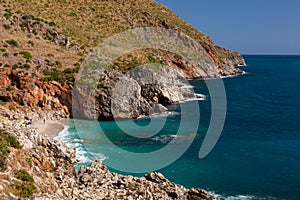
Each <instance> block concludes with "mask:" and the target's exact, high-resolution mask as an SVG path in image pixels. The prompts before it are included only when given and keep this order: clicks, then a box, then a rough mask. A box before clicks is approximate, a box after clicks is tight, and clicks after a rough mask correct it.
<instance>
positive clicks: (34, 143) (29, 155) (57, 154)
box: [0, 106, 213, 200]
mask: <svg viewBox="0 0 300 200" xmlns="http://www.w3.org/2000/svg"><path fill="white" fill-rule="evenodd" d="M0 108H1V110H0V118H1V121H0V138H1V141H0V147H1V148H0V156H1V157H0V199H4V200H6V199H9V200H13V199H20V198H24V199H28V198H30V199H41V200H42V199H66V200H69V199H92V200H95V199H194V200H197V199H199V200H200V199H203V200H207V199H213V198H212V197H211V196H210V195H208V194H207V192H206V191H204V190H201V189H187V188H185V187H183V186H181V185H178V184H175V183H172V182H170V181H169V180H167V179H166V178H165V177H164V176H163V175H162V174H160V173H153V172H151V173H148V174H146V175H145V176H143V177H141V178H137V177H133V176H122V175H118V174H115V173H112V172H110V171H109V170H108V169H107V167H105V166H103V165H102V163H101V162H99V161H95V162H94V163H93V164H92V165H91V167H85V166H83V167H81V168H80V170H79V171H76V170H75V168H74V167H73V165H74V163H76V159H75V150H74V149H70V148H68V147H66V146H65V145H64V144H62V143H60V142H58V141H56V140H53V139H51V138H49V137H47V136H45V135H41V134H39V133H37V132H36V130H35V129H32V128H30V127H26V126H24V125H22V124H20V123H19V122H20V121H22V119H24V117H25V115H24V114H23V113H21V112H12V111H9V110H8V109H6V108H3V107H1V106H0ZM28 115H31V114H30V113H26V116H28ZM58 115H60V114H58ZM52 116H53V117H55V116H57V115H55V114H52ZM33 117H36V114H35V113H33ZM14 138H15V139H17V140H15V139H14ZM6 140H7V141H6Z"/></svg>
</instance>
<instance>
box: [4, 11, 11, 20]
mask: <svg viewBox="0 0 300 200" xmlns="http://www.w3.org/2000/svg"><path fill="white" fill-rule="evenodd" d="M11 15H12V14H11V12H6V13H5V14H4V17H5V18H6V19H10V18H11Z"/></svg>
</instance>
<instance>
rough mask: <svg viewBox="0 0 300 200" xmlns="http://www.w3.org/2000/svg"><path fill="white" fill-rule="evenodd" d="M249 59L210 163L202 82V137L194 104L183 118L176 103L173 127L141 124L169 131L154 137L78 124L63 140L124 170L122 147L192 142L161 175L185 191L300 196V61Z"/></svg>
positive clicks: (86, 160)
mask: <svg viewBox="0 0 300 200" xmlns="http://www.w3.org/2000/svg"><path fill="white" fill-rule="evenodd" d="M245 58H246V62H247V64H248V66H247V67H245V68H244V69H245V71H247V74H245V75H242V76H236V77H231V78H226V79H224V85H225V88H226V93H227V104H228V106H227V117H226V122H225V126H224V129H223V132H222V135H221V137H220V139H219V141H218V143H217V144H216V146H215V148H214V149H213V150H212V152H211V153H210V154H209V155H208V156H207V157H205V158H204V159H199V158H198V153H199V149H200V147H201V144H202V141H203V138H204V137H205V133H206V131H207V127H208V125H209V119H210V116H211V113H210V108H211V105H210V96H209V92H208V91H207V88H206V85H205V83H204V82H203V81H199V80H194V81H191V84H192V85H193V86H194V90H195V92H196V93H201V94H205V95H206V96H207V97H206V99H205V100H203V101H198V102H197V103H198V104H199V105H200V110H201V115H200V116H201V120H200V123H199V128H198V130H197V131H196V132H195V131H194V130H193V128H192V127H194V125H195V123H198V122H197V120H195V117H194V112H193V110H192V109H193V108H192V106H193V104H194V103H195V102H185V103H184V106H185V107H186V108H189V107H190V108H191V110H190V112H187V113H185V114H184V115H183V114H182V113H181V108H183V107H182V105H181V107H180V105H172V106H170V109H171V110H172V112H171V113H170V115H168V116H167V121H166V123H164V121H163V120H164V119H165V118H166V116H157V117H155V118H152V119H147V118H143V119H140V120H138V121H136V122H135V123H136V124H138V125H140V126H141V127H147V125H149V123H152V124H154V127H158V126H161V127H163V128H162V130H161V131H160V132H159V133H158V134H157V135H155V136H153V137H151V138H150V139H137V138H133V137H131V136H129V135H127V134H125V133H124V132H123V131H122V130H120V129H119V128H118V126H117V125H116V124H115V123H114V122H100V124H98V122H87V121H76V128H75V126H74V123H73V122H72V123H71V124H70V126H69V128H68V131H64V132H62V133H61V134H60V136H59V137H58V139H60V140H63V141H65V142H67V143H68V144H69V145H70V146H72V147H76V148H77V150H78V155H77V158H78V159H79V160H80V161H81V163H80V164H86V165H88V164H90V163H91V162H92V161H93V160H94V159H101V160H104V163H106V164H109V163H110V161H112V160H115V162H117V163H118V164H119V165H120V166H121V167H122V165H123V166H124V163H126V162H125V161H126V159H127V158H126V156H124V155H122V154H121V153H120V152H121V151H120V149H118V148H115V147H114V146H115V145H117V146H118V147H119V148H121V149H122V150H126V151H129V152H135V153H146V152H151V151H155V150H159V149H161V148H162V147H164V146H165V145H168V144H169V145H171V146H178V147H181V146H180V145H181V142H180V141H189V140H190V141H193V143H192V145H191V146H190V147H189V149H188V150H187V151H186V152H185V153H184V154H183V155H182V156H181V157H180V158H179V159H178V160H177V161H176V162H174V163H172V164H171V165H169V166H167V167H165V168H163V169H160V170H159V171H160V172H162V173H163V174H164V175H165V176H166V177H167V178H169V179H170V180H172V181H174V182H176V183H179V184H183V185H185V186H186V187H201V188H205V189H206V190H209V191H211V192H212V193H214V194H218V195H217V196H218V198H220V199H295V200H296V199H300V78H299V74H300V56H245ZM211 81H214V80H211ZM182 118H186V119H188V121H187V122H186V124H184V131H183V135H182V136H181V137H180V139H179V140H178V141H175V142H172V140H173V139H174V138H176V133H177V130H178V127H179V123H180V121H181V120H182ZM121 123H122V125H124V126H125V127H126V132H130V133H134V132H137V131H138V130H137V129H135V126H134V125H132V124H129V123H128V122H126V121H123V122H121ZM99 125H100V126H99ZM153 129H154V128H153ZM151 131H152V129H151V128H150V129H149V132H151ZM146 132H147V131H146ZM195 134H196V135H195ZM106 137H108V138H109V139H110V141H112V142H113V144H114V145H112V144H111V143H110V142H108V141H107V140H106V139H105V138H106ZM193 139H194V140H193ZM175 153H178V152H174V154H175ZM171 154H172V153H171ZM170 156H172V155H170ZM145 162H149V160H148V161H145ZM150 162H151V160H150ZM132 165H137V164H136V163H132ZM124 167H125V166H124ZM111 170H113V171H117V172H120V171H118V170H114V169H111ZM120 173H124V172H120ZM124 174H127V173H124ZM133 175H137V176H139V175H142V174H133Z"/></svg>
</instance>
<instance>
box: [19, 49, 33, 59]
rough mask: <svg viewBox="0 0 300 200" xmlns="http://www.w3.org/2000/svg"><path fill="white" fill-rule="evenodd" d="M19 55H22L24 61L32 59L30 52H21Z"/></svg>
mask: <svg viewBox="0 0 300 200" xmlns="http://www.w3.org/2000/svg"><path fill="white" fill-rule="evenodd" d="M20 54H22V55H23V57H24V58H25V59H31V58H32V55H31V53H30V52H27V51H21V52H20Z"/></svg>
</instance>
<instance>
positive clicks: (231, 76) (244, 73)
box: [221, 71, 248, 79]
mask: <svg viewBox="0 0 300 200" xmlns="http://www.w3.org/2000/svg"><path fill="white" fill-rule="evenodd" d="M246 74H248V73H247V72H245V71H243V72H242V73H241V74H234V75H229V76H221V78H222V79H225V78H234V77H237V76H242V75H246Z"/></svg>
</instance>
